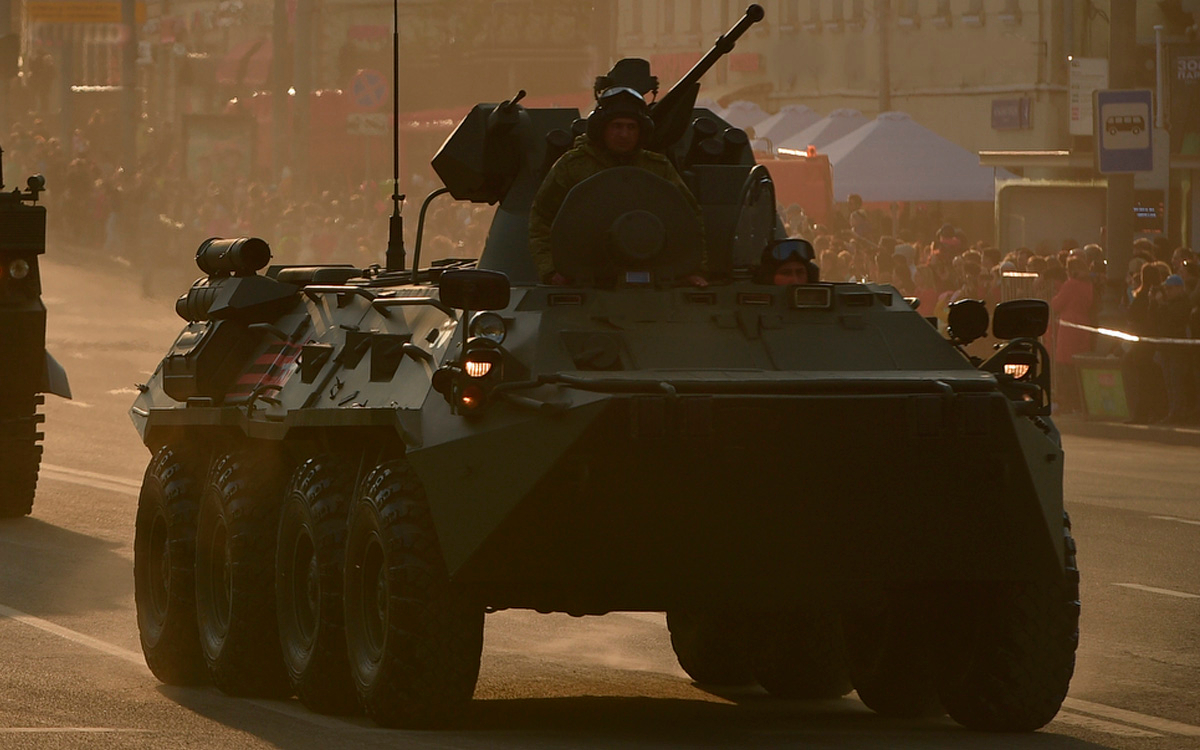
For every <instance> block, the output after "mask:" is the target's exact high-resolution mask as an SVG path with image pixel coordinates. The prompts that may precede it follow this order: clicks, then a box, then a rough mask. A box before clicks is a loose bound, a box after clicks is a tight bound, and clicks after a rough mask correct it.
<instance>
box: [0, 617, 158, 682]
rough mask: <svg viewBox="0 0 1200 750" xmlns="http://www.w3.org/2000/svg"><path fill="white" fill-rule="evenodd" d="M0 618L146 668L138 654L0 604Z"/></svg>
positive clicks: (144, 662)
mask: <svg viewBox="0 0 1200 750" xmlns="http://www.w3.org/2000/svg"><path fill="white" fill-rule="evenodd" d="M0 617H7V618H8V619H10V620H15V621H17V622H19V623H23V624H25V625H28V626H29V627H31V628H37V629H38V630H42V631H45V632H47V633H50V634H51V635H56V636H58V637H59V638H65V639H66V640H68V641H71V642H72V643H78V644H79V645H81V646H87V647H88V648H93V649H95V650H97V651H100V652H102V653H105V654H108V655H109V656H115V657H117V658H118V659H124V660H125V661H127V662H131V663H133V664H137V665H138V666H140V667H145V666H146V661H145V660H144V659H143V658H142V655H141V654H139V653H135V652H133V651H130V650H128V649H124V648H121V647H120V646H114V645H112V644H111V643H105V642H104V641H102V640H100V639H99V638H93V637H91V636H90V635H84V634H83V633H77V632H75V631H74V630H71V629H70V628H64V627H63V626H62V625H55V624H54V623H52V622H50V621H49V620H43V619H42V618H40V617H34V616H33V615H29V614H26V613H24V612H22V611H20V610H17V609H13V608H12V607H6V606H4V605H3V604H0Z"/></svg>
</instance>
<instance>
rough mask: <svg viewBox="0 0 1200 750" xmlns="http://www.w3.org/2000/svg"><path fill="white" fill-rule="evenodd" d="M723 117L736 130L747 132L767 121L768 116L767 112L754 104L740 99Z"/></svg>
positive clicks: (726, 109)
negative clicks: (746, 130) (747, 129)
mask: <svg viewBox="0 0 1200 750" xmlns="http://www.w3.org/2000/svg"><path fill="white" fill-rule="evenodd" d="M721 117H722V119H724V120H725V122H727V123H729V124H730V125H732V126H734V127H735V128H741V129H743V130H745V129H746V128H752V127H754V126H755V125H758V123H760V122H762V121H763V120H765V119H767V117H768V115H767V112H766V110H764V109H763V108H762V107H760V106H758V105H757V104H755V103H754V102H748V101H746V100H744V99H739V100H738V101H736V102H733V103H731V104H730V105H729V106H728V107H726V108H725V111H724V112H723V113H722V114H721Z"/></svg>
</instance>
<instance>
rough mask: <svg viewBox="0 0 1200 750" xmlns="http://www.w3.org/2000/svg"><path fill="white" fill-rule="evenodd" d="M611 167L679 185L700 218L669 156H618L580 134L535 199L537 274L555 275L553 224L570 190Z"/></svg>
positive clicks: (532, 234)
mask: <svg viewBox="0 0 1200 750" xmlns="http://www.w3.org/2000/svg"><path fill="white" fill-rule="evenodd" d="M609 167H641V168H642V169H644V170H646V171H647V172H649V173H651V174H653V175H655V176H657V177H661V178H663V179H664V180H666V181H667V182H669V183H671V184H672V185H674V186H675V187H677V188H679V190H680V191H681V192H682V193H683V195H684V197H686V198H687V200H688V204H689V205H691V207H692V211H694V212H695V214H696V218H697V219H701V216H700V204H699V203H697V202H696V198H695V196H693V195H692V191H690V190H688V188H687V185H685V184H684V183H683V180H682V179H681V178H680V177H679V173H678V172H676V171H675V167H673V166H671V162H669V161H667V157H665V156H663V155H662V154H659V153H656V152H654V151H646V150H645V149H638V150H637V151H634V152H633V153H631V154H628V155H626V156H618V155H617V154H614V153H612V152H611V151H609V150H608V149H605V148H603V147H601V146H598V145H596V144H595V143H593V142H592V141H591V140H590V139H589V138H588V137H587V136H586V135H581V136H579V137H577V138H576V139H575V148H573V149H571V150H570V151H568V152H567V153H565V154H563V155H562V157H561V158H560V159H559V160H558V161H556V162H555V163H554V166H553V167H551V168H550V173H549V174H547V175H546V179H545V180H543V181H542V186H541V187H540V188H539V189H538V192H537V196H536V197H535V198H534V199H533V208H532V209H530V212H529V250H530V252H532V253H533V263H534V265H536V266H537V270H538V277H539V278H540V279H541V280H542V281H543V282H546V281H549V279H550V277H551V276H552V275H553V274H554V260H553V258H552V257H551V255H550V227H551V225H553V224H554V217H555V216H557V215H558V210H559V209H560V208H562V204H563V201H565V200H566V198H567V193H569V192H571V188H573V187H575V186H576V185H578V184H579V183H581V182H583V181H584V180H586V179H587V178H589V177H591V176H593V175H596V174H598V173H599V172H601V171H602V170H605V169H608V168H609ZM701 221H702V219H701Z"/></svg>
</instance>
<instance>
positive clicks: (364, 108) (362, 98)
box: [350, 68, 388, 112]
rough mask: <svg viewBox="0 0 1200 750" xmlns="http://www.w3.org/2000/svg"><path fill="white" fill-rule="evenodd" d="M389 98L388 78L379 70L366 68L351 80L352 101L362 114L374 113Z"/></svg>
mask: <svg viewBox="0 0 1200 750" xmlns="http://www.w3.org/2000/svg"><path fill="white" fill-rule="evenodd" d="M387 98H388V80H387V77H386V76H384V75H383V73H380V72H379V71H378V70H372V69H371V68H364V69H363V70H360V71H358V72H357V73H355V74H354V78H352V79H351V80H350V100H351V101H352V102H354V107H355V109H357V110H358V111H360V112H374V111H375V110H377V109H379V108H380V107H382V106H383V104H384V103H385V102H386V101H387Z"/></svg>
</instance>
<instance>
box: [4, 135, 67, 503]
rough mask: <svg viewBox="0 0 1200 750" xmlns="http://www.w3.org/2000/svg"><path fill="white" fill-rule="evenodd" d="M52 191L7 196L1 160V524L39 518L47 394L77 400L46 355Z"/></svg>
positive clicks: (38, 185)
mask: <svg viewBox="0 0 1200 750" xmlns="http://www.w3.org/2000/svg"><path fill="white" fill-rule="evenodd" d="M0 154H3V151H0ZM0 158H2V157H0ZM45 189H46V181H45V180H44V179H43V178H42V176H41V175H35V176H33V177H30V178H29V179H28V180H27V181H26V189H25V190H24V191H22V190H20V189H14V190H12V191H11V192H5V191H4V166H3V162H2V161H0V330H2V331H3V333H2V334H0V518H19V517H21V516H27V515H29V514H30V513H31V512H32V511H33V496H34V494H35V492H36V491H37V480H38V469H39V468H40V466H41V462H42V445H41V441H42V433H41V432H39V425H41V423H42V422H43V421H44V419H45V416H44V415H43V414H41V413H39V411H38V407H39V406H41V405H42V403H43V402H44V400H45V397H44V396H43V395H42V394H45V393H53V394H55V395H58V396H62V397H63V398H70V397H71V388H70V386H69V385H68V383H67V375H66V373H65V372H64V371H63V368H62V366H61V365H59V364H58V362H56V361H55V360H54V357H51V356H50V353H49V352H47V351H46V306H45V305H43V304H42V279H41V274H40V272H39V270H38V256H39V255H41V254H43V253H45V252H46V207H45V206H39V205H37V202H38V196H39V195H40V194H41V193H42V191H43V190H45Z"/></svg>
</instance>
